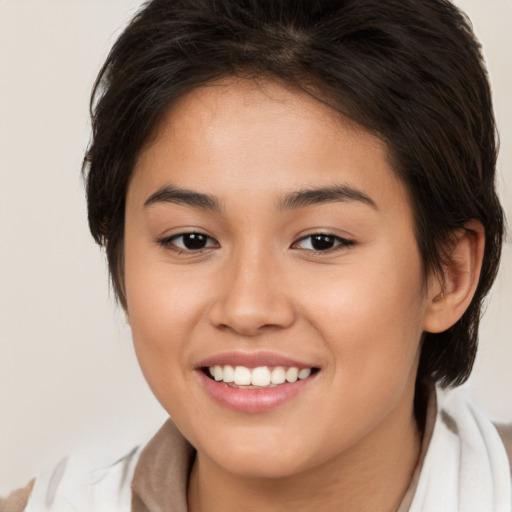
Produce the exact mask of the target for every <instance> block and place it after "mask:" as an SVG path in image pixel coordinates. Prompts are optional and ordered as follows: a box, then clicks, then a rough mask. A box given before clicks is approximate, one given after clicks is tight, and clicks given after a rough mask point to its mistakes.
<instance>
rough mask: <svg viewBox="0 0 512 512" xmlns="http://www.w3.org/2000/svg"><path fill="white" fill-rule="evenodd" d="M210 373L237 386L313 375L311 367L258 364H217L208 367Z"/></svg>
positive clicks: (287, 380)
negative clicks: (270, 366)
mask: <svg viewBox="0 0 512 512" xmlns="http://www.w3.org/2000/svg"><path fill="white" fill-rule="evenodd" d="M208 370H209V372H210V375H211V376H212V377H213V378H214V379H215V380H216V381H217V382H220V381H222V382H225V383H226V384H230V383H232V384H235V385H236V386H254V387H260V388H262V387H263V388H264V387H270V386H278V385H279V384H284V383H285V382H290V383H293V382H297V380H300V379H307V378H308V377H309V376H310V375H311V368H303V369H301V370H300V371H299V369H298V368H297V367H295V366H291V367H289V368H283V367H282V366H276V367H274V368H269V367H268V366H258V367H257V368H253V369H251V368H247V367H245V366H236V367H235V368H233V366H231V365H225V366H220V365H215V366H210V367H209V368H208Z"/></svg>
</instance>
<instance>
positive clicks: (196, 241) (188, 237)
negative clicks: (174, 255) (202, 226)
mask: <svg viewBox="0 0 512 512" xmlns="http://www.w3.org/2000/svg"><path fill="white" fill-rule="evenodd" d="M158 243H159V244H160V245H162V246H164V247H167V248H169V249H173V250H175V251H178V252H179V251H200V250H201V249H208V248H210V247H218V246H219V244H218V242H217V241H216V240H214V239H213V238H211V237H210V236H208V235H205V234H204V233H196V232H191V233H178V234H177V235H173V236H170V237H168V238H163V239H161V240H158Z"/></svg>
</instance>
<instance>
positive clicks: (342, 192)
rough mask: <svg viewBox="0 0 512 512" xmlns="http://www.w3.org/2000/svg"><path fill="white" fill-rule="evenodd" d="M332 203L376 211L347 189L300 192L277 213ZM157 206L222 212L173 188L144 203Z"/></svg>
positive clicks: (207, 198) (210, 200)
mask: <svg viewBox="0 0 512 512" xmlns="http://www.w3.org/2000/svg"><path fill="white" fill-rule="evenodd" d="M334 202H360V203H363V204H366V205H368V206H371V207H372V208H374V209H375V210H378V207H377V205H376V203H375V201H374V200H373V199H372V198H371V197H369V196H368V195H366V194H365V193H364V192H361V191H360V190H358V189H356V188H353V187H349V186H347V185H336V186H333V187H324V188H315V189H304V190H298V191H296V192H292V193H291V194H288V195H286V196H285V197H284V198H283V199H282V200H280V201H279V203H278V209H279V210H294V209H298V208H305V207H307V206H313V205H317V204H323V203H334ZM157 203H173V204H181V205H186V206H191V207H193V208H200V209H202V210H208V211H215V212H220V211H221V209H222V208H221V204H220V201H219V200H218V199H217V198H216V197H215V196H213V195H210V194H204V193H201V192H195V191H193V190H188V189H183V188H179V187H176V186H174V185H165V186H163V187H160V188H159V189H158V190H157V191H156V192H154V193H153V194H151V195H150V196H149V197H148V199H146V201H145V202H144V207H147V206H150V205H153V204H157Z"/></svg>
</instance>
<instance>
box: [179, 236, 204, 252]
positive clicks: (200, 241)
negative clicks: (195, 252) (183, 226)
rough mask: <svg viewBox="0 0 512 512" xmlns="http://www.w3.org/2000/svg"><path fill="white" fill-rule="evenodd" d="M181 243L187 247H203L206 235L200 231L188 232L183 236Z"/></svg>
mask: <svg viewBox="0 0 512 512" xmlns="http://www.w3.org/2000/svg"><path fill="white" fill-rule="evenodd" d="M183 245H184V246H185V247H186V248H187V249H203V248H204V246H205V245H206V236H205V235H201V234H200V233H189V234H188V235H184V236H183Z"/></svg>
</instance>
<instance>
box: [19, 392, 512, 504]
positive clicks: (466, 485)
mask: <svg viewBox="0 0 512 512" xmlns="http://www.w3.org/2000/svg"><path fill="white" fill-rule="evenodd" d="M427 414H428V417H427V428H428V433H427V432H426V433H425V436H424V445H423V447H422V458H421V459H420V465H419V466H418V468H417V469H416V471H415V474H414V475H413V479H412V482H411V486H410V488H409V490H408V491H407V494H406V496H405V497H404V501H403V503H402V505H401V507H400V508H399V512H511V511H512V490H511V489H512V479H511V474H510V467H509V461H508V457H507V455H506V451H505V447H504V445H503V443H502V441H501V438H500V437H499V435H498V432H497V430H496V428H495V427H494V425H493V424H492V422H491V421H490V420H489V419H488V418H487V417H486V416H485V415H484V414H483V413H481V412H480V411H479V410H478V409H477V408H476V407H475V406H474V405H473V404H472V403H471V402H470V400H468V399H467V398H466V394H465V392H464V391H462V390H452V391H447V392H445V391H440V390H436V392H435V393H434V394H433V396H431V399H430V401H429V410H428V413H427ZM169 432H171V434H170V436H167V437H166V439H167V438H168V437H172V438H173V441H172V445H173V447H174V448H173V450H172V451H171V452H170V453H169V454H167V455H169V457H170V458H172V459H173V460H174V459H175V458H176V453H177V452H178V451H179V450H176V449H175V448H176V447H180V446H181V445H185V444H187V445H188V443H187V442H186V440H185V439H184V438H183V437H182V436H181V434H180V433H179V432H178V431H177V430H176V429H175V427H173V429H171V430H170V431H169ZM155 438H156V436H155ZM155 438H153V439H155ZM145 445H146V443H143V444H142V445H141V446H140V447H137V448H134V449H133V450H132V451H131V452H130V453H128V454H127V455H126V456H124V457H123V458H121V459H120V460H118V461H117V462H116V463H114V464H110V465H104V463H103V462H100V461H101V460H103V461H104V460H105V456H106V455H105V451H104V450H102V451H99V450H97V453H96V454H92V453H90V452H89V453H86V454H85V456H84V455H81V456H78V457H71V458H70V459H64V460H63V461H61V463H60V464H58V465H57V467H56V468H55V469H53V470H52V471H51V472H49V473H48V475H46V476H42V477H40V478H38V479H37V480H36V484H35V487H34V489H33V491H32V495H31V497H30V500H29V503H28V505H27V508H26V509H25V512H130V509H131V495H132V490H131V483H132V479H133V478H134V473H135V468H136V466H137V462H138V461H139V457H140V455H141V452H142V449H143V448H144V446H145ZM160 446H161V445H159V444H158V443H157V451H158V452H160V451H162V450H161V449H160V448H159V447H160ZM101 452H103V453H101ZM107 460H108V459H107ZM110 460H112V459H110ZM114 460H115V459H114ZM168 460H169V459H167V458H166V459H165V467H170V466H169V464H168ZM141 461H142V457H141ZM190 461H191V459H190V458H187V457H182V458H181V459H180V461H179V462H177V463H175V464H174V466H175V468H173V469H172V471H171V472H168V473H167V474H166V473H165V471H164V470H162V467H156V466H157V464H153V462H152V461H149V462H150V463H149V465H148V467H149V468H150V469H149V470H147V471H149V475H146V476H147V477H148V478H146V480H147V481H148V482H150V484H149V486H148V485H146V486H145V490H146V494H149V495H150V496H152V497H153V496H154V498H155V499H154V500H153V498H152V499H151V500H150V501H151V502H153V503H154V505H150V506H148V507H147V508H146V510H148V512H160V511H161V510H166V511H170V512H174V511H178V510H179V511H184V509H185V507H186V505H185V503H186V497H185V496H184V494H185V491H184V488H185V487H186V485H183V486H182V487H179V488H180V489H183V490H181V491H179V493H182V494H183V496H176V497H174V494H173V495H172V497H171V500H170V501H169V498H166V499H165V504H164V505H165V506H163V505H162V504H163V500H160V497H159V496H157V495H159V493H160V492H161V491H159V490H158V486H154V485H153V483H154V482H155V481H156V480H158V479H162V478H164V480H165V482H162V486H163V488H167V489H169V485H168V483H169V482H170V481H173V480H174V481H176V480H179V479H181V480H183V481H185V480H186V475H187V474H188V471H189V469H190V468H189V465H190V464H191V462H190ZM146 463H147V461H146ZM98 467H99V468H100V469H94V470H92V471H91V470H90V469H89V468H98ZM155 467H156V469H154V470H153V469H151V468H155ZM161 488H162V487H161ZM159 501H160V504H159Z"/></svg>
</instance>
